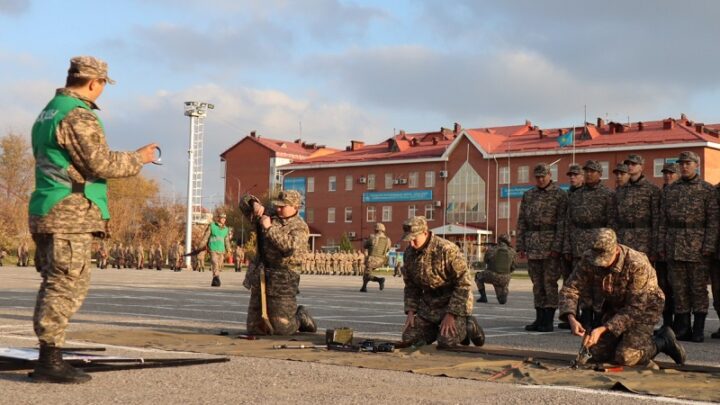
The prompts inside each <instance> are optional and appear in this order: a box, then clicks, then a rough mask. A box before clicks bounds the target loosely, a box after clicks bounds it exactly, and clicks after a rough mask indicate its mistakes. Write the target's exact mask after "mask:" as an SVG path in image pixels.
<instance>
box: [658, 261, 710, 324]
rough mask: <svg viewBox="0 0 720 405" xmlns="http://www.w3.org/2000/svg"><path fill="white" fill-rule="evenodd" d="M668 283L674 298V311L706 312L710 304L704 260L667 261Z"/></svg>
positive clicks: (706, 266)
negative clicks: (670, 285)
mask: <svg viewBox="0 0 720 405" xmlns="http://www.w3.org/2000/svg"><path fill="white" fill-rule="evenodd" d="M668 270H669V273H670V283H671V284H672V290H673V298H674V299H675V313H676V314H687V313H689V312H691V311H692V312H693V313H707V311H708V307H709V306H710V299H709V297H708V291H707V285H708V282H709V281H710V280H709V274H708V264H707V263H706V262H679V261H670V262H668Z"/></svg>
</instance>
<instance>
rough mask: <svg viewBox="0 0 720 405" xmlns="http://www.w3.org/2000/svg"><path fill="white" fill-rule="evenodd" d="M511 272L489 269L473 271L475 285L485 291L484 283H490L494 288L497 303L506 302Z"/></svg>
mask: <svg viewBox="0 0 720 405" xmlns="http://www.w3.org/2000/svg"><path fill="white" fill-rule="evenodd" d="M511 278H512V274H500V273H495V272H494V271H490V270H483V271H478V272H477V273H475V285H477V288H478V291H481V292H482V291H485V284H492V286H493V288H494V289H495V296H496V297H497V300H498V302H499V303H501V304H504V303H506V302H507V297H508V294H509V293H510V279H511Z"/></svg>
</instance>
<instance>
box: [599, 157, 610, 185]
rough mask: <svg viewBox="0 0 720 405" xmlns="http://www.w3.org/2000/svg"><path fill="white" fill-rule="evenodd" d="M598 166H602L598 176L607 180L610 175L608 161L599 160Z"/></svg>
mask: <svg viewBox="0 0 720 405" xmlns="http://www.w3.org/2000/svg"><path fill="white" fill-rule="evenodd" d="M600 166H602V173H600V178H601V179H603V180H607V179H608V178H609V175H610V162H608V161H607V160H604V161H602V162H600Z"/></svg>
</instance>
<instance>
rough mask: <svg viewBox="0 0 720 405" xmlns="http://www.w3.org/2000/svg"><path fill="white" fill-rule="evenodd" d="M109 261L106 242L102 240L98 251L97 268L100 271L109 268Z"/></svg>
mask: <svg viewBox="0 0 720 405" xmlns="http://www.w3.org/2000/svg"><path fill="white" fill-rule="evenodd" d="M107 259H108V252H107V248H106V246H105V241H104V240H101V241H100V244H99V245H98V251H97V266H98V268H99V269H105V268H107Z"/></svg>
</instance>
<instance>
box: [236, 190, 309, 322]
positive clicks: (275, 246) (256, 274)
mask: <svg viewBox="0 0 720 405" xmlns="http://www.w3.org/2000/svg"><path fill="white" fill-rule="evenodd" d="M273 203H274V205H275V208H276V215H273V216H272V217H270V216H268V215H267V214H266V210H265V207H263V206H262V204H260V202H259V201H258V200H257V198H255V197H253V196H250V195H248V196H245V197H244V198H243V200H242V201H241V203H240V209H241V210H242V211H243V213H244V214H245V215H246V216H247V217H248V218H249V219H250V220H251V221H252V222H253V223H254V225H255V231H256V232H257V247H258V252H257V253H258V254H257V255H255V259H254V260H253V262H252V263H250V265H249V266H248V271H247V274H246V278H245V281H244V282H243V285H244V286H245V287H246V288H249V289H250V303H249V304H248V315H247V330H248V333H251V334H274V335H292V334H293V333H295V332H298V331H299V332H315V331H316V330H317V326H316V325H315V321H314V320H313V319H312V317H311V316H310V314H309V313H308V311H307V310H306V309H305V308H304V307H303V306H302V305H300V306H298V305H297V294H298V291H299V290H298V287H299V285H300V275H299V274H298V273H299V271H300V268H301V266H302V258H303V257H304V255H305V253H306V252H307V250H308V239H309V237H310V232H309V229H308V226H307V224H306V223H305V221H303V219H302V218H300V216H299V215H298V209H299V208H300V206H301V205H302V196H301V195H300V193H298V192H297V191H294V190H288V191H283V192H281V193H280V195H279V196H278V199H277V200H276V201H274V202H273ZM268 211H269V210H268ZM261 277H265V295H266V302H267V316H268V318H269V323H270V326H271V328H268V325H266V323H265V320H264V319H263V317H262V314H263V311H262V301H261V299H262V297H261V294H262V292H263V291H262V289H261Z"/></svg>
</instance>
